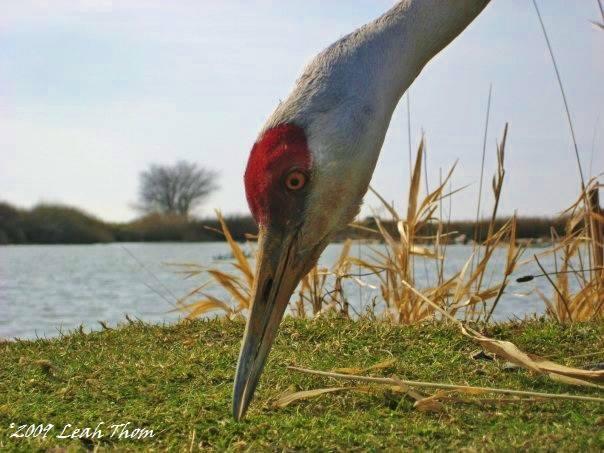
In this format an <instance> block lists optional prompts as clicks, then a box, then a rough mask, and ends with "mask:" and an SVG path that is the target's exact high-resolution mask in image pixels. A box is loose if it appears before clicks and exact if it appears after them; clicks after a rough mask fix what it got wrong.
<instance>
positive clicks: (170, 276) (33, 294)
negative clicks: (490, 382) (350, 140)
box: [0, 243, 551, 338]
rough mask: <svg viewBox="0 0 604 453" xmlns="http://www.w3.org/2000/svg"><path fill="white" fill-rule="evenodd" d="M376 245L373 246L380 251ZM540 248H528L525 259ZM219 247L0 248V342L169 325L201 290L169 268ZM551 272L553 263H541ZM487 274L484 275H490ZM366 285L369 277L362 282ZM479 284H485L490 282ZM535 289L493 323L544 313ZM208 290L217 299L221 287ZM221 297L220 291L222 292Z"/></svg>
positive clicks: (462, 256)
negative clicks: (134, 321) (130, 321)
mask: <svg viewBox="0 0 604 453" xmlns="http://www.w3.org/2000/svg"><path fill="white" fill-rule="evenodd" d="M341 247H342V245H341V244H332V245H330V246H329V247H328V248H327V250H326V251H325V252H324V253H323V256H322V258H321V261H320V262H321V264H323V265H330V264H332V263H333V262H335V260H337V257H338V256H339V253H340V251H341ZM378 247H379V246H378ZM471 250H472V248H471V247H470V246H463V245H453V246H450V247H448V249H447V255H448V256H447V260H446V263H447V266H448V267H447V269H446V271H447V272H448V273H450V274H451V273H453V272H455V271H457V270H459V269H460V268H461V266H462V265H463V263H464V262H465V261H466V260H467V259H468V257H469V256H470V254H471ZM541 251H543V249H529V250H527V251H526V252H525V254H524V257H523V258H525V259H526V258H530V257H531V256H532V255H533V254H534V253H538V252H541ZM228 252H229V250H228V248H227V246H226V244H225V243H159V244H158V243H144V244H142V243H136V244H134V243H133V244H99V245H43V246H42V245H25V246H4V247H0V338H15V337H18V338H35V337H52V336H56V335H58V334H59V332H61V331H68V330H72V329H75V328H77V327H78V326H79V325H81V324H82V325H84V327H85V328H86V329H99V328H100V325H99V323H98V321H104V322H106V323H107V324H108V325H110V326H112V325H115V324H116V323H118V322H122V321H124V317H125V315H126V314H128V315H130V316H131V317H137V318H140V319H142V320H144V321H149V322H156V323H162V322H174V321H176V320H178V319H179V318H180V317H182V314H181V313H178V312H172V311H171V310H172V309H173V308H174V307H173V305H172V304H173V302H174V301H175V300H176V299H177V298H179V297H182V296H183V295H185V294H187V293H188V292H189V291H190V290H191V289H193V288H195V287H197V286H199V285H200V284H201V283H202V282H203V281H204V278H203V277H197V278H193V279H183V277H182V275H180V274H177V273H176V272H175V268H174V267H173V266H169V265H168V263H198V264H200V265H213V266H217V267H222V268H225V269H228V268H230V267H231V265H230V262H229V261H228V260H217V259H215V257H217V256H224V255H227V254H228ZM352 254H354V255H357V256H362V257H364V258H367V257H368V256H369V254H370V250H369V248H368V247H367V246H366V245H360V244H358V245H357V244H355V245H353V248H352ZM504 259H505V250H503V249H501V250H497V251H496V252H495V259H494V260H493V266H491V268H490V270H489V274H490V273H491V272H492V273H493V278H494V280H493V281H492V283H495V282H497V281H498V280H497V279H498V278H499V276H500V275H501V269H502V266H503V264H502V263H503V262H504ZM543 263H544V265H545V266H546V268H548V269H551V267H550V266H549V265H550V264H551V259H549V258H548V257H545V258H543ZM415 269H416V279H417V282H418V285H421V284H422V280H424V281H425V279H426V275H428V276H429V275H430V272H434V263H433V262H426V261H424V260H423V259H416V266H415ZM529 273H538V269H537V268H536V266H535V265H533V264H529V265H526V266H524V267H523V268H521V269H520V270H519V271H518V272H517V273H516V274H515V276H521V275H525V274H529ZM489 274H487V275H489ZM364 279H365V280H366V281H368V282H369V283H371V282H372V281H375V280H372V278H371V277H365V278H364ZM485 284H489V282H488V281H486V282H485ZM535 285H538V286H539V287H540V288H541V290H542V291H544V292H545V293H546V294H550V293H551V289H550V287H549V286H548V285H549V284H548V282H547V280H546V279H544V278H541V279H535V280H534V281H532V282H529V283H524V284H517V283H513V284H511V285H510V286H509V287H508V289H507V290H506V293H505V295H504V297H503V299H502V300H501V301H500V303H499V305H498V308H497V310H496V313H495V319H497V320H505V319H509V318H512V317H514V316H517V317H524V316H526V315H528V314H532V313H538V314H540V313H543V311H544V306H543V303H542V302H541V301H540V300H539V298H538V296H537V295H536V294H535V292H534V288H535ZM211 291H215V292H217V294H219V295H220V290H219V289H217V288H214V289H213V290H211ZM345 291H346V295H347V297H348V299H349V300H350V303H351V305H352V306H353V307H354V309H355V310H356V311H362V310H364V308H365V307H366V306H368V305H369V304H370V301H371V300H372V299H373V297H374V296H379V289H371V288H360V287H359V286H357V285H356V284H354V283H351V282H350V283H348V286H347V287H345ZM222 295H223V296H224V294H222Z"/></svg>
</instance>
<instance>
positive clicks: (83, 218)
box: [0, 202, 565, 244]
mask: <svg viewBox="0 0 604 453" xmlns="http://www.w3.org/2000/svg"><path fill="white" fill-rule="evenodd" d="M505 220H506V219H500V220H498V221H497V222H498V224H499V225H501V224H503V222H504V221H505ZM226 223H227V225H228V227H229V229H230V230H231V233H232V235H233V237H234V238H235V239H236V240H239V241H243V240H245V239H246V235H249V234H251V235H255V234H256V233H257V227H256V224H255V222H254V220H253V219H252V218H251V217H249V216H230V217H227V218H226ZM362 223H363V225H364V226H366V227H369V228H374V229H375V227H376V225H375V220H373V219H366V220H365V221H364V222H362ZM384 226H385V227H386V228H387V229H388V230H389V231H390V232H391V234H393V235H396V234H397V230H396V225H395V224H394V223H392V222H388V221H384ZM564 227H565V221H564V219H551V218H541V217H527V218H520V219H518V228H517V233H518V234H517V237H519V238H549V237H550V231H551V228H554V229H555V230H556V231H557V232H558V233H562V231H563V230H564ZM219 230H220V224H219V223H218V221H217V219H216V218H206V219H198V218H192V217H187V216H183V215H178V214H159V213H151V214H148V215H145V216H143V217H140V218H138V219H136V220H134V221H132V222H128V223H108V222H103V221H102V220H99V219H97V218H95V217H94V216H91V215H89V214H87V213H86V212H84V211H82V210H80V209H77V208H73V207H68V206H62V205H52V204H41V205H38V206H36V207H34V208H32V209H29V210H27V209H18V208H16V207H14V206H12V205H10V204H8V203H4V202H0V244H89V243H97V242H142V241H150V242H155V241H192V242H203V241H221V240H223V239H224V238H223V236H222V235H221V233H220V232H219ZM478 230H480V231H481V232H482V235H483V238H484V236H486V232H487V223H486V222H484V223H483V224H482V225H480V228H478ZM446 231H449V232H455V236H459V235H462V234H463V235H465V236H466V237H467V238H468V239H472V238H473V237H474V222H463V221H454V222H451V223H450V224H448V225H446ZM346 238H356V239H377V238H378V236H377V235H372V234H371V233H370V232H367V231H364V230H360V229H356V228H348V229H347V230H345V231H342V232H341V233H340V234H339V235H338V237H336V238H335V239H336V240H344V239H346Z"/></svg>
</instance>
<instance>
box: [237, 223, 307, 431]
mask: <svg viewBox="0 0 604 453" xmlns="http://www.w3.org/2000/svg"><path fill="white" fill-rule="evenodd" d="M258 243H259V252H258V257H257V264H256V280H255V285H254V294H253V298H252V300H253V303H252V308H251V311H250V316H249V318H248V321H247V325H246V328H245V333H244V337H243V344H242V346H241V352H240V353H239V362H238V364H237V374H236V376H235V387H234V391H233V415H234V417H235V418H236V419H237V420H240V419H241V418H242V417H243V416H244V415H245V413H246V411H247V408H248V406H249V404H250V402H251V400H252V397H253V396H254V391H255V390H256V386H257V385H258V381H259V380H260V375H261V374H262V370H263V368H264V364H265V362H266V358H267V356H268V353H269V351H270V349H271V346H272V344H273V341H274V339H275V336H276V334H277V329H278V327H279V323H280V322H281V319H282V318H283V314H284V313H285V309H286V307H287V304H288V302H289V298H290V296H291V294H292V293H293V291H294V290H295V289H296V286H297V285H298V282H299V281H300V279H301V278H302V277H303V275H302V274H303V272H304V270H305V269H307V265H308V263H305V262H303V261H306V260H300V259H299V256H298V253H297V232H296V231H294V232H290V233H279V232H274V231H270V230H269V231H266V230H262V229H261V231H260V237H259V242H258Z"/></svg>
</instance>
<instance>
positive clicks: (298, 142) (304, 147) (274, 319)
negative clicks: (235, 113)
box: [233, 0, 489, 419]
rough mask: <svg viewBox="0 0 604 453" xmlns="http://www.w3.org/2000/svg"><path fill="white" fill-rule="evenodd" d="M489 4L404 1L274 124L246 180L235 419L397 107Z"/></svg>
mask: <svg viewBox="0 0 604 453" xmlns="http://www.w3.org/2000/svg"><path fill="white" fill-rule="evenodd" d="M488 3H489V0H403V1H400V2H398V3H397V4H396V5H394V6H393V7H392V8H391V9H390V10H389V11H387V12H386V13H385V14H384V15H382V16H381V17H379V18H378V19H376V20H374V21H373V22H370V23H368V24H366V25H364V26H363V27H361V28H359V29H358V30H356V31H354V32H353V33H351V34H349V35H347V36H345V37H343V38H342V39H340V40H339V41H337V42H335V43H334V44H332V45H331V46H329V47H328V48H327V49H325V50H324V51H322V52H321V53H319V55H317V56H316V57H315V58H314V60H313V61H312V62H311V63H310V64H309V65H308V66H307V67H306V69H305V70H304V72H303V74H302V76H301V77H300V78H299V79H298V81H297V83H296V86H295V87H294V90H293V92H292V93H291V94H290V95H289V97H288V98H287V99H286V100H285V101H284V102H282V103H281V104H280V105H279V106H278V107H277V109H276V110H275V111H274V113H273V114H272V115H271V116H270V117H269V119H268V121H267V122H266V124H265V126H264V128H263V129H262V131H261V132H260V134H259V136H258V139H257V141H256V143H255V144H254V146H253V148H252V151H251V153H250V157H249V161H248V164H247V168H246V171H245V178H244V179H245V190H246V195H247V200H248V203H249V206H250V209H251V211H252V214H253V216H254V218H255V219H256V221H257V223H258V225H259V240H258V255H257V264H256V280H255V284H254V290H253V296H252V297H253V298H252V301H253V303H252V308H251V311H250V315H249V318H248V321H247V325H246V329H245V334H244V338H243V344H242V347H241V352H240V355H239V363H238V365H237V373H236V376H235V386H234V392H233V415H234V416H235V418H236V419H240V418H242V417H243V416H244V415H245V413H246V411H247V408H248V406H249V404H250V401H251V399H252V397H253V394H254V391H255V389H256V386H257V384H258V380H259V379H260V375H261V373H262V369H263V368H264V363H265V361H266V358H267V356H268V353H269V351H270V348H271V346H272V344H273V340H274V338H275V336H276V333H277V328H278V326H279V323H280V322H281V319H282V317H283V314H284V312H285V308H286V307H287V304H288V302H289V298H290V296H291V294H292V292H293V291H294V289H295V288H296V286H297V285H298V283H299V282H300V279H301V278H302V277H303V276H304V275H305V274H306V273H307V272H308V271H309V270H310V269H311V268H312V266H314V264H315V263H316V261H317V259H318V258H319V255H320V254H321V253H322V252H323V249H324V248H325V247H326V246H327V244H328V243H329V240H330V238H331V237H332V235H333V234H334V233H335V232H337V231H338V230H340V229H341V228H343V227H345V226H346V225H347V224H348V223H349V222H350V221H351V220H352V219H353V218H354V216H355V215H356V214H357V213H358V211H359V207H360V205H361V201H362V198H363V196H364V195H365V192H366V191H367V188H368V185H369V181H370V179H371V175H372V173H373V170H374V168H375V164H376V162H377V159H378V155H379V153H380V149H381V147H382V143H383V141H384V137H385V135H386V131H387V129H388V125H389V123H390V118H391V116H392V113H393V111H394V109H395V107H396V105H397V103H398V101H399V99H400V98H401V96H402V95H403V93H404V92H405V91H406V90H407V88H408V87H409V85H410V84H411V83H412V82H413V80H414V79H415V78H416V77H417V76H418V75H419V73H420V71H421V70H422V68H423V67H424V66H425V65H426V63H428V61H429V60H430V59H431V58H432V57H433V56H434V55H436V54H437V53H438V52H439V51H440V50H442V49H443V48H444V47H445V46H446V45H447V44H449V42H451V41H452V40H453V39H454V38H455V37H456V36H457V35H458V34H459V33H461V32H462V31H463V30H464V29H465V28H466V27H467V26H468V25H469V24H470V22H472V20H473V19H474V18H475V17H476V16H477V15H478V14H479V13H480V12H481V11H482V10H483V9H484V8H485V6H486V5H487V4H488Z"/></svg>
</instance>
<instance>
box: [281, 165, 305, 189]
mask: <svg viewBox="0 0 604 453" xmlns="http://www.w3.org/2000/svg"><path fill="white" fill-rule="evenodd" d="M305 185H306V175H305V174H304V173H302V172H301V171H300V170H293V171H291V172H290V173H289V174H288V175H287V176H286V177H285V187H287V188H288V189H289V190H300V189H301V188H302V187H304V186H305Z"/></svg>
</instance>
